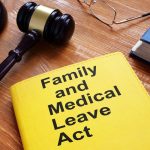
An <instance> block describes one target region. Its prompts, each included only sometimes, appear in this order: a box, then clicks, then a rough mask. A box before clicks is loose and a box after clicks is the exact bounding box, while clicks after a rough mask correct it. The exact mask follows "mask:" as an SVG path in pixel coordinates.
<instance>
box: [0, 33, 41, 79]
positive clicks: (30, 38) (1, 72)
mask: <svg viewBox="0 0 150 150" xmlns="http://www.w3.org/2000/svg"><path fill="white" fill-rule="evenodd" d="M39 39H40V34H39V32H37V31H35V30H32V31H30V32H28V33H26V34H25V35H24V37H23V38H22V40H21V42H20V43H19V44H18V46H17V47H16V48H15V49H14V50H11V51H10V52H9V54H8V57H7V58H6V59H5V60H4V61H3V62H2V63H1V64H0V80H2V79H3V77H4V76H5V75H6V74H7V72H8V71H9V70H10V69H11V68H12V67H13V66H14V64H15V63H17V62H20V61H21V59H22V56H23V54H24V53H25V52H27V51H28V50H29V49H30V48H32V47H33V46H34V45H35V44H36V43H37V41H38V40H39Z"/></svg>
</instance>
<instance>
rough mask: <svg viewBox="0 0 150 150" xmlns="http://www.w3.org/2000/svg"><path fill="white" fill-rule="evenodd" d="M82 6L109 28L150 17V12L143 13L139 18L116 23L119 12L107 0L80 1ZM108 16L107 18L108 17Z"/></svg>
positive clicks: (135, 17)
mask: <svg viewBox="0 0 150 150" xmlns="http://www.w3.org/2000/svg"><path fill="white" fill-rule="evenodd" d="M78 1H79V2H80V3H81V4H82V3H83V4H85V5H87V6H88V7H89V11H90V13H91V14H92V15H93V16H94V17H95V18H96V19H98V20H99V21H101V22H102V23H104V24H105V25H107V26H111V25H113V24H122V23H126V22H129V21H132V20H136V19H139V18H143V17H146V16H150V12H147V13H143V14H141V15H138V16H134V17H130V18H127V19H124V20H121V21H116V17H117V15H118V13H117V10H116V9H115V8H114V7H113V6H112V5H110V3H109V2H108V1H107V0H98V1H97V0H78ZM106 16H107V17H106Z"/></svg>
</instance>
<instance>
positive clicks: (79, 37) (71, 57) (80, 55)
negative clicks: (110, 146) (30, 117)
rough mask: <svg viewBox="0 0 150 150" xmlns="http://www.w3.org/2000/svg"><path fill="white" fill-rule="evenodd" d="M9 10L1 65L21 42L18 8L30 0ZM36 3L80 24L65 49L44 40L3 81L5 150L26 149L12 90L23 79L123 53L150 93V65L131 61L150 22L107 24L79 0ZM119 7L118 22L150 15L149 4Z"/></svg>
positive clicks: (1, 37) (1, 136) (0, 136)
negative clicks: (15, 114) (131, 53)
mask: <svg viewBox="0 0 150 150" xmlns="http://www.w3.org/2000/svg"><path fill="white" fill-rule="evenodd" d="M2 2H3V3H4V5H5V6H6V8H7V11H8V22H7V25H6V27H5V29H4V30H3V32H1V34H0V61H2V60H3V59H4V58H5V57H6V56H7V54H8V52H9V50H11V49H14V48H15V46H16V45H17V43H18V42H19V41H20V39H21V37H22V35H23V33H21V32H20V31H19V29H18V27H17V25H16V15H17V12H18V9H19V8H20V7H21V5H23V4H24V2H27V0H2ZM35 2H37V3H40V4H43V5H46V6H49V7H54V8H58V9H60V10H61V11H62V12H64V13H65V12H67V13H70V14H71V15H72V16H73V17H74V19H75V21H76V30H75V33H74V36H73V37H72V39H71V41H70V42H69V43H68V44H67V45H65V46H54V45H51V44H49V43H47V42H45V41H43V40H42V41H40V42H39V43H38V44H37V45H36V46H35V47H34V48H33V49H31V52H28V53H27V54H26V55H25V56H24V58H23V60H22V62H20V63H18V64H16V65H15V66H14V68H13V69H12V70H11V71H10V72H9V74H8V75H7V76H6V77H5V78H4V79H3V80H2V81H0V150H22V149H23V147H22V144H21V139H20V136H19V132H18V128H17V124H16V120H15V116H14V111H13V107H12V102H11V97H10V91H9V88H10V86H11V85H13V84H14V83H16V82H18V81H21V80H23V79H26V78H29V77H32V76H34V75H38V74H40V73H44V72H46V71H50V70H53V69H56V68H60V67H63V66H65V65H69V64H73V63H76V62H80V61H82V60H86V59H89V58H93V57H96V56H101V55H103V54H107V53H111V52H116V51H120V52H122V53H124V55H125V56H126V58H127V60H128V61H129V63H130V64H131V66H132V67H133V69H134V71H135V72H136V74H137V76H138V77H139V79H140V80H141V81H142V83H143V85H144V87H145V88H146V90H147V91H148V93H149V94H150V66H149V64H146V63H144V62H143V61H140V60H137V59H133V58H132V57H129V52H130V50H131V48H132V47H133V45H134V44H135V43H136V42H137V41H138V40H139V38H140V37H141V35H142V34H143V33H144V32H145V31H146V29H148V28H149V25H150V18H145V19H140V20H137V21H133V22H130V23H126V24H122V25H113V26H112V28H109V27H107V26H105V25H104V24H103V23H101V22H99V21H98V20H96V19H95V18H93V17H92V16H91V15H90V14H89V13H88V10H87V8H86V7H85V6H82V5H80V4H79V2H78V1H77V0H54V1H51V0H37V1H35ZM110 2H111V3H112V5H113V6H114V7H116V8H117V10H118V12H119V15H118V19H124V18H126V17H130V16H132V15H137V14H141V13H142V12H147V11H150V0H111V1H110Z"/></svg>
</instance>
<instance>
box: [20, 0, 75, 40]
mask: <svg viewBox="0 0 150 150" xmlns="http://www.w3.org/2000/svg"><path fill="white" fill-rule="evenodd" d="M17 25H18V27H19V29H20V30H21V31H22V32H28V31H31V30H36V31H38V32H40V34H41V35H42V37H43V38H44V39H45V40H47V41H49V42H53V43H66V42H67V41H68V40H69V39H70V38H71V37H72V35H73V32H74V29H75V22H74V19H73V18H72V16H71V15H69V14H62V13H61V12H60V11H59V10H58V9H51V8H48V7H45V6H42V5H37V4H36V3H34V2H27V3H25V4H24V5H23V6H22V7H21V8H20V10H19V12H18V14H17Z"/></svg>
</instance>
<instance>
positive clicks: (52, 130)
mask: <svg viewBox="0 0 150 150" xmlns="http://www.w3.org/2000/svg"><path fill="white" fill-rule="evenodd" d="M11 95H12V100H13V106H14V111H15V115H16V119H17V123H18V127H19V131H20V135H21V138H22V142H23V146H24V149H25V150H70V149H71V150H77V149H79V150H93V149H94V150H150V98H149V95H148V93H147V92H146V90H145V89H144V87H143V86H142V84H141V83H140V81H139V79H138V78H137V76H136V75H135V73H134V71H133V70H132V68H131V67H130V65H129V64H128V62H127V60H126V59H125V57H124V56H123V54H121V53H120V52H116V53H112V54H108V55H105V56H101V57H97V58H93V59H90V60H87V61H83V62H80V63H76V64H73V65H70V66H66V67H63V68H60V69H56V70H53V71H50V72H47V73H44V74H41V75H38V76H35V77H32V78H30V79H27V80H25V81H22V82H19V83H17V84H15V85H14V86H12V87H11Z"/></svg>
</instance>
